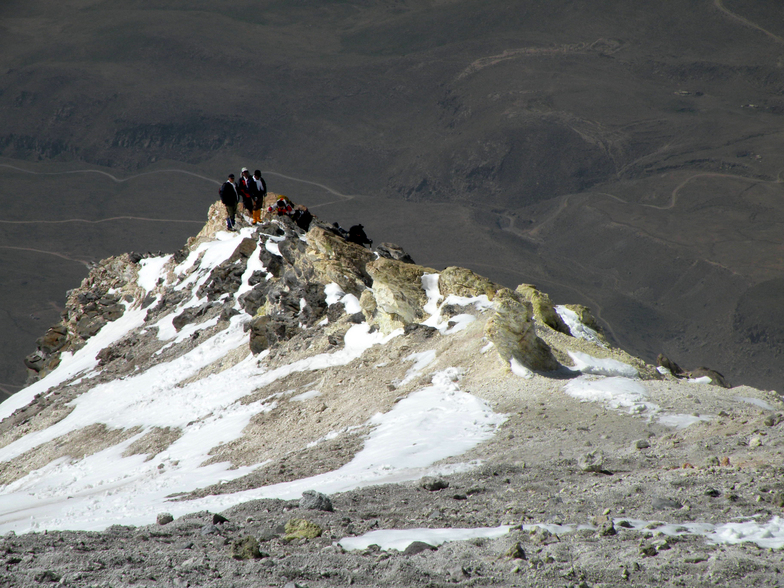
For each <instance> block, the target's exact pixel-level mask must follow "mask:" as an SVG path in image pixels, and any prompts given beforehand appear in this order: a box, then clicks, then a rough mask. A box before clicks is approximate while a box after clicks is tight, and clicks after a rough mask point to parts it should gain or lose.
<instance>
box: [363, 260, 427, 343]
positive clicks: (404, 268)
mask: <svg viewBox="0 0 784 588" xmlns="http://www.w3.org/2000/svg"><path fill="white" fill-rule="evenodd" d="M366 267H367V272H368V273H369V274H370V276H371V277H372V278H373V292H372V298H373V301H372V302H371V300H370V298H369V295H368V294H365V293H363V296H361V297H360V305H361V306H362V310H363V313H364V314H365V318H366V319H367V321H368V323H370V324H373V325H376V326H378V327H379V329H380V330H381V331H382V332H383V333H389V332H391V331H394V330H395V329H401V328H404V327H405V326H406V325H408V324H411V323H418V322H421V321H423V320H425V319H426V318H427V317H428V316H429V315H428V314H427V313H426V312H425V310H424V306H425V304H427V294H426V293H425V290H424V288H423V287H422V276H423V275H425V274H427V273H431V274H434V273H437V272H436V270H434V269H431V268H426V267H422V266H419V265H414V264H411V263H404V262H402V261H396V260H394V259H386V258H384V257H382V258H379V259H377V260H375V261H373V262H371V263H368V264H367V266H366Z"/></svg>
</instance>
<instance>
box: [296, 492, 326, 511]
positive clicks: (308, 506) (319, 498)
mask: <svg viewBox="0 0 784 588" xmlns="http://www.w3.org/2000/svg"><path fill="white" fill-rule="evenodd" d="M299 507H300V508H302V509H305V510H323V511H327V512H332V501H331V500H330V499H329V496H327V495H326V494H322V493H321V492H316V491H315V490H305V491H304V492H303V493H302V498H300V499H299Z"/></svg>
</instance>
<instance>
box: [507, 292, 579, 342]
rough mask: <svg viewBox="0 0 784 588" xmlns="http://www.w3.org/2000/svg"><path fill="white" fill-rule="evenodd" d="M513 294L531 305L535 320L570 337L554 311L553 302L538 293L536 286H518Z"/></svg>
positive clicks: (546, 296) (567, 329)
mask: <svg viewBox="0 0 784 588" xmlns="http://www.w3.org/2000/svg"><path fill="white" fill-rule="evenodd" d="M515 293H516V294H517V295H519V296H520V297H521V298H522V299H523V300H525V301H527V302H530V303H531V308H532V309H533V311H534V318H535V319H536V320H538V321H539V322H540V323H542V324H544V325H547V326H548V327H550V328H551V329H553V330H555V331H558V332H560V333H565V334H567V335H571V333H570V332H569V327H567V326H566V323H564V322H563V319H562V318H561V317H560V316H559V314H558V313H557V312H556V311H555V307H554V306H553V302H552V300H550V297H549V296H548V295H547V294H545V293H544V292H540V291H539V290H538V289H537V288H536V286H532V285H531V284H520V285H519V286H518V287H517V288H516V289H515Z"/></svg>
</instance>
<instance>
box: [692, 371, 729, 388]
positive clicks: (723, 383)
mask: <svg viewBox="0 0 784 588" xmlns="http://www.w3.org/2000/svg"><path fill="white" fill-rule="evenodd" d="M688 376H689V377H690V378H694V379H697V378H710V381H711V382H710V383H711V384H713V385H714V386H719V387H721V388H732V386H730V385H729V383H728V382H727V380H725V379H724V376H722V375H721V374H720V373H719V372H717V371H716V370H712V369H710V368H706V367H698V368H697V369H696V370H692V371H690V372H689V374H688Z"/></svg>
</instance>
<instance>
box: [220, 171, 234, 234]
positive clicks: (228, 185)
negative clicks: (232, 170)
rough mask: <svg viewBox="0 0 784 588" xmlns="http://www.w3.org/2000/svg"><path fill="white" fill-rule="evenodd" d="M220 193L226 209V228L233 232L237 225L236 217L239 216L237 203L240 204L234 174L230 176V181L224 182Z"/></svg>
mask: <svg viewBox="0 0 784 588" xmlns="http://www.w3.org/2000/svg"><path fill="white" fill-rule="evenodd" d="M218 193H219V194H220V199H221V202H223V206H225V207H226V228H227V229H228V230H230V231H233V230H234V225H235V220H234V217H235V215H236V214H237V202H239V194H238V192H237V185H236V184H235V183H234V174H229V179H227V180H226V181H225V182H223V185H222V186H221V187H220V190H219V191H218Z"/></svg>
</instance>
